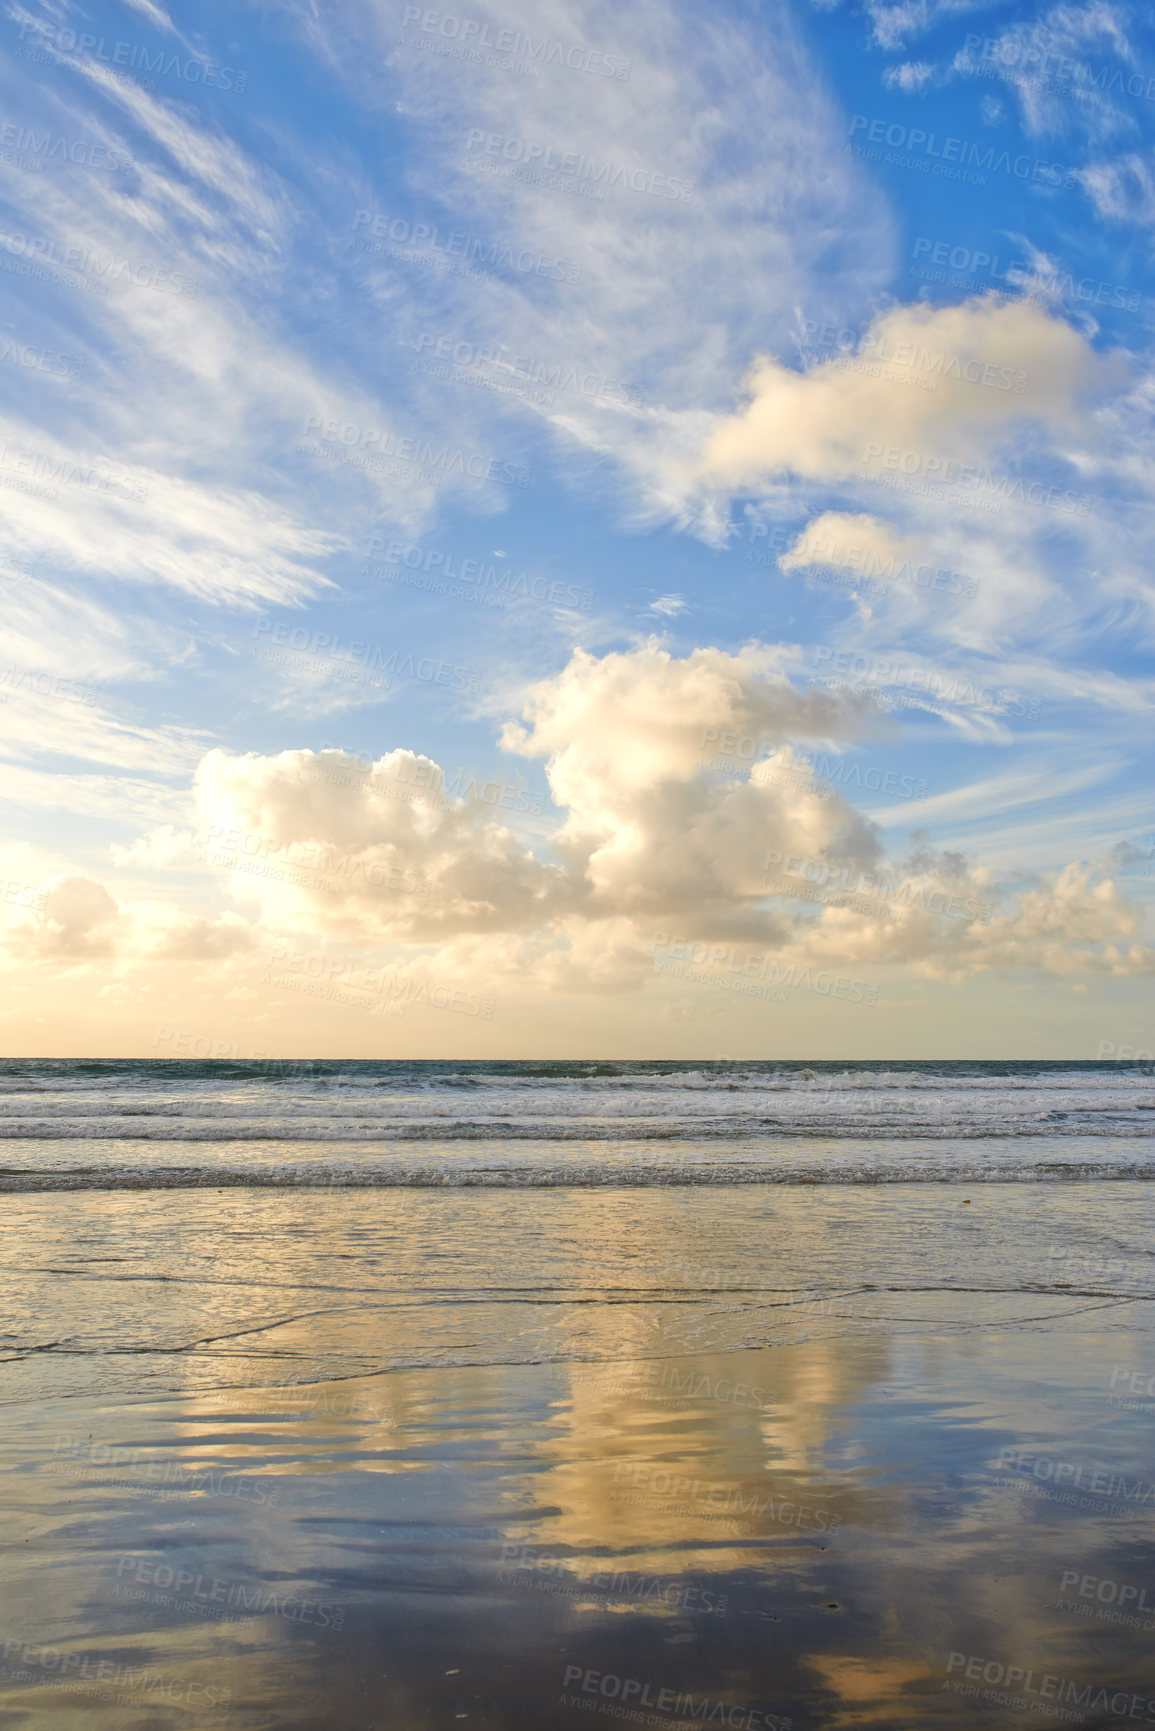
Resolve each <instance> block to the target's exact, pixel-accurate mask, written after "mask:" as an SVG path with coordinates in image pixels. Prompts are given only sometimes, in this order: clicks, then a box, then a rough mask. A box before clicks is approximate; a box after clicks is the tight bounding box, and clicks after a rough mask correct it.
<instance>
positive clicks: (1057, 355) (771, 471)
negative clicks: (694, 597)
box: [701, 294, 1097, 487]
mask: <svg viewBox="0 0 1155 1731" xmlns="http://www.w3.org/2000/svg"><path fill="white" fill-rule="evenodd" d="M1096 366H1097V363H1096V360H1095V357H1094V354H1093V352H1092V350H1091V348H1090V345H1089V344H1088V343H1087V341H1086V339H1085V338H1084V337H1083V336H1082V335H1081V334H1080V333H1079V332H1078V331H1076V330H1073V329H1072V328H1071V326H1070V325H1068V324H1065V323H1064V322H1063V321H1062V320H1061V319H1057V318H1053V317H1052V316H1051V315H1050V314H1049V313H1048V312H1047V311H1045V310H1044V309H1043V308H1042V307H1040V306H1038V305H1036V304H1035V303H1034V302H1032V301H1027V300H1015V301H1010V300H1003V299H1000V298H999V296H997V295H994V294H991V295H982V296H975V297H974V298H972V299H970V300H967V301H964V302H962V303H960V304H959V305H957V306H949V307H932V306H929V305H923V304H920V305H917V306H903V307H895V308H894V309H893V310H891V311H889V312H885V313H880V314H878V315H877V317H876V318H875V319H874V320H873V322H872V324H871V326H870V330H869V332H868V334H867V336H866V338H865V339H864V341H863V342H862V344H861V345H860V352H859V354H858V355H856V356H841V355H840V356H836V357H833V358H831V359H830V360H828V361H824V362H822V363H820V364H819V365H818V366H816V367H812V368H811V369H810V370H809V371H808V372H796V371H794V370H793V369H792V368H790V367H787V366H784V365H783V364H782V362H781V361H778V360H775V359H773V358H766V359H763V360H761V361H760V362H759V363H758V364H757V366H756V367H755V369H754V371H753V374H752V375H751V378H750V381H749V392H750V399H751V400H750V401H749V403H748V404H747V405H746V407H745V408H744V409H742V410H741V411H739V412H738V413H737V414H734V415H729V416H725V417H723V418H722V419H721V420H719V421H718V422H717V423H716V425H715V426H714V428H713V430H712V432H711V433H710V435H709V438H708V439H707V441H706V445H705V449H704V452H703V456H702V463H701V474H702V477H703V479H704V480H705V481H707V482H709V483H712V484H714V485H725V486H735V487H739V486H748V485H752V484H755V483H757V482H760V481H764V480H769V479H771V478H773V477H775V476H780V475H784V474H794V475H799V476H803V477H805V478H808V479H812V480H817V481H837V480H844V479H846V478H848V477H850V476H852V475H860V474H871V473H877V472H879V470H880V468H881V466H882V464H883V462H884V461H885V458H884V452H885V451H886V450H887V449H898V450H899V451H901V452H904V453H905V452H915V453H917V455H918V457H919V459H920V461H921V462H923V463H924V464H925V463H926V462H927V461H928V460H938V461H940V462H942V461H945V460H946V459H949V458H954V459H956V460H958V461H966V460H968V459H970V458H974V457H979V456H984V455H987V454H989V453H990V451H991V450H992V449H994V448H995V447H997V445H998V444H999V443H1000V442H1001V441H1002V440H1003V439H1005V438H1006V437H1007V436H1008V435H1009V434H1010V432H1011V431H1012V429H1013V428H1015V427H1016V426H1017V425H1019V424H1021V423H1022V422H1024V421H1025V420H1028V419H1029V420H1033V421H1036V422H1041V423H1045V424H1046V425H1047V427H1048V428H1050V429H1052V430H1056V429H1059V428H1065V429H1068V430H1072V431H1073V430H1074V429H1075V428H1076V427H1077V426H1078V425H1079V424H1080V397H1081V395H1082V393H1083V392H1084V391H1085V390H1087V389H1088V388H1089V387H1090V385H1091V384H1092V382H1093V380H1094V378H1095V376H1096Z"/></svg>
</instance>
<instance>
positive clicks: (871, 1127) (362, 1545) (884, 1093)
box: [0, 1060, 1155, 1731]
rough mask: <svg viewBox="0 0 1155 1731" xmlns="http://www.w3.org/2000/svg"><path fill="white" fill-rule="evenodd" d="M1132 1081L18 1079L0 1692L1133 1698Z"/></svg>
mask: <svg viewBox="0 0 1155 1731" xmlns="http://www.w3.org/2000/svg"><path fill="white" fill-rule="evenodd" d="M1153 1102H1155V1078H1153V1077H1152V1075H1151V1074H1150V1069H1149V1067H1148V1068H1147V1069H1144V1068H1143V1067H1142V1066H1121V1065H1115V1064H1111V1063H1094V1062H1069V1063H1060V1062H1021V1063H972V1062H956V1063H928V1062H921V1061H920V1062H918V1063H894V1062H889V1063H873V1064H872V1063H863V1062H859V1061H856V1062H854V1063H846V1064H836V1063H815V1064H810V1065H804V1064H791V1063H776V1062H765V1063H747V1062H716V1063H711V1064H706V1063H702V1064H689V1063H675V1062H669V1063H657V1062H646V1063H634V1062H589V1063H579V1062H573V1063H556V1062H540V1063H514V1062H504V1063H477V1062H473V1061H470V1062H463V1063H448V1062H444V1063H432V1062H430V1063H392V1062H388V1061H379V1062H347V1063H339V1062H317V1063H307V1064H306V1063H301V1064H298V1063H293V1062H274V1061H268V1062H253V1063H236V1062H230V1061H224V1062H216V1063H214V1062H208V1061H205V1062H198V1061H191V1062H188V1063H181V1062H149V1061H140V1062H137V1061H127V1060H126V1061H101V1062H88V1063H85V1062H71V1061H68V1062H66V1061H45V1062H32V1061H9V1062H6V1063H5V1064H3V1065H2V1066H0V1122H2V1124H3V1131H2V1134H3V1140H4V1142H5V1150H4V1153H3V1155H2V1156H0V1189H2V1190H3V1191H4V1195H3V1197H2V1198H0V1207H2V1208H3V1214H4V1222H5V1227H6V1230H5V1232H4V1234H3V1236H2V1238H0V1412H2V1414H3V1426H2V1429H0V1508H2V1510H3V1516H4V1520H3V1528H2V1531H3V1533H4V1540H3V1556H4V1561H3V1564H2V1565H0V1566H2V1569H3V1578H4V1582H5V1588H6V1591H5V1597H4V1605H5V1609H4V1615H3V1624H2V1626H0V1723H3V1724H5V1725H8V1724H10V1725H13V1726H20V1725H24V1724H29V1725H32V1724H34V1725H35V1726H36V1727H37V1731H41V1727H43V1728H45V1731H64V1728H74V1727H76V1726H77V1725H80V1724H82V1725H83V1726H84V1728H85V1731H90V1728H93V1727H95V1728H96V1731H114V1728H115V1731H122V1728H123V1727H128V1728H129V1731H138V1728H139V1731H157V1728H158V1727H159V1728H162V1731H168V1728H169V1727H170V1726H171V1727H172V1728H173V1731H177V1728H178V1727H180V1728H181V1731H187V1728H189V1727H193V1728H195V1731H200V1728H201V1727H202V1726H203V1727H209V1726H222V1725H226V1726H233V1725H236V1726H239V1727H242V1728H243V1731H273V1728H275V1727H282V1726H288V1727H292V1728H293V1731H330V1728H340V1731H386V1728H388V1731H394V1728H403V1731H410V1728H416V1731H442V1728H444V1727H447V1726H451V1725H454V1724H456V1723H457V1722H459V1721H472V1722H473V1723H474V1724H477V1725H481V1726H486V1727H492V1728H495V1731H520V1728H521V1727H523V1726H525V1725H534V1726H537V1727H541V1728H543V1731H546V1728H548V1731H565V1728H566V1727H574V1726H581V1725H583V1724H588V1722H589V1715H590V1714H591V1713H594V1714H596V1715H597V1716H598V1717H607V1718H616V1719H619V1720H621V1721H623V1722H624V1723H630V1724H638V1723H642V1724H649V1725H654V1726H660V1727H689V1726H700V1725H702V1724H718V1725H724V1726H732V1727H739V1728H740V1731H804V1728H806V1727H816V1728H817V1727H825V1726H833V1727H839V1728H841V1727H847V1728H848V1731H849V1728H851V1727H854V1726H859V1725H863V1724H879V1725H885V1726H886V1727H888V1728H890V1727H898V1728H900V1731H921V1728H924V1727H927V1726H936V1727H937V1726H940V1725H942V1726H953V1727H970V1726H974V1725H981V1726H987V1725H989V1726H992V1727H994V1726H1000V1727H1001V1726H1003V1725H1006V1724H1016V1723H1025V1722H1030V1721H1031V1719H1032V1718H1035V1719H1037V1718H1038V1717H1040V1716H1042V1717H1044V1718H1049V1719H1058V1720H1060V1721H1062V1722H1067V1723H1078V1724H1083V1725H1087V1726H1091V1727H1099V1726H1106V1725H1109V1724H1115V1723H1119V1722H1121V1719H1122V1718H1123V1717H1130V1718H1132V1719H1136V1718H1137V1719H1139V1720H1140V1721H1141V1722H1148V1723H1155V1686H1153V1685H1152V1683H1151V1669H1150V1635H1151V1633H1152V1632H1155V1443H1153V1440H1152V1439H1153V1421H1155V1338H1153V1335H1152V1327H1151V1313H1152V1305H1153V1304H1155V1266H1153V1259H1155V1187H1153V1186H1152V1185H1151V1184H1150V1183H1149V1182H1148V1180H1149V1179H1150V1177H1151V1176H1152V1174H1153V1173H1155V1162H1153V1160H1152V1150H1151V1143H1150V1136H1149V1129H1148V1127H1149V1125H1150V1122H1151V1120H1150V1116H1149V1114H1150V1111H1151V1107H1152V1103H1153ZM1124 1709H1125V1711H1124ZM1012 1714H1013V1715H1014V1717H1013V1718H1012V1717H1011V1715H1012ZM1020 1715H1021V1716H1022V1717H1020Z"/></svg>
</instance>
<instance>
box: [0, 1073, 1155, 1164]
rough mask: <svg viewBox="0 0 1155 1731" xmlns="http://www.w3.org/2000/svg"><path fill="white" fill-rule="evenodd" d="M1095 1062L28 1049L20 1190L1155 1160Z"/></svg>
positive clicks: (1145, 1132)
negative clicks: (705, 1060)
mask: <svg viewBox="0 0 1155 1731" xmlns="http://www.w3.org/2000/svg"><path fill="white" fill-rule="evenodd" d="M1152 1112H1155V1071H1153V1069H1152V1066H1150V1065H1143V1064H1119V1063H1114V1062H1094V1061H1091V1060H1086V1061H1072V1062H1065V1061H1054V1060H1048V1061H1038V1062H995V1061H991V1062H971V1061H967V1062H945V1063H940V1062H936V1063H927V1062H921V1061H920V1062H917V1063H914V1062H912V1063H895V1062H885V1063H881V1062H880V1063H875V1064H870V1063H862V1062H855V1063H852V1064H842V1063H814V1064H802V1063H778V1062H769V1061H768V1062H762V1063H746V1062H716V1063H712V1064H701V1063H699V1064H689V1063H675V1062H654V1061H648V1062H645V1061H644V1062H629V1061H619V1062H588V1063H584V1062H571V1063H560V1062H556V1061H541V1062H514V1061H498V1062H488V1063H480V1062H476V1061H469V1062H461V1063H450V1062H440V1061H438V1062H434V1061H429V1062H421V1063H413V1062H403V1061H390V1060H352V1061H346V1062H338V1061H333V1062H328V1061H305V1062H294V1061H291V1060H256V1061H252V1062H240V1061H216V1062H214V1061H200V1060H191V1061H179V1060H163V1061H149V1060H101V1061H92V1062H80V1061H76V1060H71V1059H59V1060H30V1059H9V1060H6V1061H4V1062H3V1063H0V1140H2V1141H3V1142H4V1143H6V1144H7V1146H6V1150H5V1152H4V1155H3V1156H2V1157H0V1158H2V1162H3V1165H2V1171H0V1188H3V1189H7V1190H50V1189H55V1188H60V1189H65V1188H71V1189H85V1188H107V1189H119V1188H131V1187H133V1186H137V1187H145V1188H149V1189H154V1188H160V1187H176V1186H190V1187H193V1188H195V1187H197V1186H199V1185H211V1186H220V1185H223V1184H241V1185H244V1186H246V1187H256V1186H258V1185H275V1186H283V1185H287V1184H298V1185H310V1186H311V1185H334V1186H340V1185H369V1186H380V1187H385V1186H390V1185H398V1186H403V1187H416V1186H421V1185H427V1184H428V1185H469V1186H479V1185H480V1186H486V1185H511V1186H525V1187H538V1186H540V1187H546V1186H550V1185H564V1186H567V1187H572V1186H582V1187H586V1186H594V1185H608V1186H611V1187H615V1188H617V1187H620V1186H622V1185H630V1186H643V1185H679V1184H683V1185H684V1184H697V1185H709V1186H718V1187H724V1186H727V1185H732V1184H796V1183H800V1182H807V1183H819V1184H834V1183H838V1184H879V1183H960V1182H961V1183H972V1184H973V1183H978V1182H983V1181H1000V1182H1007V1181H1012V1180H1016V1181H1026V1182H1034V1181H1039V1182H1042V1181H1045V1180H1053V1179H1067V1180H1075V1179H1079V1180H1089V1179H1095V1178H1124V1177H1127V1178H1135V1179H1142V1178H1145V1177H1147V1176H1148V1175H1150V1174H1151V1173H1152V1172H1155V1166H1153V1164H1152V1154H1151V1149H1150V1142H1149V1137H1150V1132H1151V1128H1152V1124H1153V1123H1155V1119H1152V1117H1151V1114H1152Z"/></svg>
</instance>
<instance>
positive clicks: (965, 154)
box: [846, 114, 1079, 190]
mask: <svg viewBox="0 0 1155 1731" xmlns="http://www.w3.org/2000/svg"><path fill="white" fill-rule="evenodd" d="M863 132H864V133H865V135H866V137H865V140H864V141H862V142H861V143H860V142H858V138H857V135H858V134H859V133H863ZM850 137H851V141H852V142H851V143H850V144H848V145H847V146H846V148H847V150H851V151H853V153H854V154H855V155H870V156H872V157H875V158H877V159H878V160H881V161H886V160H888V158H885V157H882V156H881V153H880V152H868V151H867V150H866V148H865V146H866V144H867V143H869V144H872V145H880V146H881V145H885V146H886V148H887V149H888V150H889V151H895V150H901V151H906V152H907V153H908V157H907V159H906V160H901V159H896V160H897V165H898V166H899V167H910V168H919V169H921V170H922V172H923V173H927V174H929V173H930V172H931V171H932V170H933V171H934V172H935V173H936V174H940V175H945V176H946V177H948V178H950V179H952V180H962V179H966V180H970V181H974V182H975V183H976V184H978V185H980V186H985V185H986V180H985V178H984V176H985V174H986V173H991V174H1010V175H1013V176H1014V178H1015V179H1016V180H1033V181H1035V182H1036V183H1037V184H1039V185H1042V186H1056V187H1063V188H1064V189H1068V190H1069V189H1070V188H1071V187H1074V186H1078V184H1079V177H1078V174H1077V173H1076V171H1075V170H1074V169H1073V168H1068V167H1067V166H1066V165H1065V164H1064V163H1061V162H1044V161H1042V160H1041V159H1040V158H1039V157H1037V156H1025V155H1019V156H1014V157H1012V156H1011V154H1010V152H1009V151H1006V150H1000V151H999V152H998V154H997V155H996V153H995V147H994V145H993V144H992V145H988V146H987V148H986V149H985V150H983V148H982V147H981V146H980V145H978V144H974V143H969V142H968V141H967V140H966V139H965V138H951V137H944V138H941V139H940V138H939V136H938V134H937V133H934V132H927V131H926V130H925V129H924V128H922V127H920V126H900V125H899V124H898V123H897V122H892V123H889V124H888V123H887V122H886V121H885V120H872V119H871V118H870V116H869V115H866V114H856V115H854V117H853V119H852V120H851V122H850ZM936 145H937V148H936ZM920 157H921V158H922V159H924V160H923V161H920V160H919V158H920ZM924 162H925V166H924ZM936 163H937V165H938V166H937V167H936V166H935V165H936ZM968 169H970V170H981V171H982V173H981V174H970V173H967V170H968Z"/></svg>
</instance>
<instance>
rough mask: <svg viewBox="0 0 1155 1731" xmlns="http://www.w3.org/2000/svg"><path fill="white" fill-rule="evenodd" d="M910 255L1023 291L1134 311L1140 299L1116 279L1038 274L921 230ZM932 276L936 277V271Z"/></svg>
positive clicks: (1137, 307)
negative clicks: (1115, 280) (1111, 280)
mask: <svg viewBox="0 0 1155 1731" xmlns="http://www.w3.org/2000/svg"><path fill="white" fill-rule="evenodd" d="M911 256H912V257H913V258H919V259H924V260H925V261H926V263H927V264H929V265H935V266H937V267H938V269H939V271H951V272H953V273H954V274H955V275H958V276H963V277H968V278H969V277H982V278H986V279H988V280H989V281H991V282H1002V283H1007V284H1009V285H1010V287H1011V288H1012V289H1015V290H1018V291H1019V292H1021V293H1023V294H1030V293H1032V292H1033V293H1035V294H1039V295H1047V296H1050V295H1058V296H1060V297H1061V298H1062V299H1064V300H1068V301H1082V302H1083V304H1084V305H1086V306H1099V307H1105V306H1110V307H1115V308H1116V309H1118V310H1120V311H1122V312H1129V313H1134V312H1138V310H1139V307H1140V305H1141V304H1142V299H1143V297H1142V296H1141V295H1140V293H1139V291H1138V290H1137V289H1130V288H1124V287H1123V286H1121V285H1120V284H1119V283H1113V282H1099V281H1097V280H1096V278H1095V277H1091V276H1085V277H1080V278H1079V279H1078V280H1077V281H1076V279H1075V277H1074V276H1073V275H1072V274H1071V272H1070V271H1058V272H1054V273H1049V274H1048V275H1046V276H1040V274H1039V272H1038V271H1037V269H1034V268H1032V267H1031V266H1030V265H1028V264H1025V263H1015V262H1012V261H1006V262H1004V260H1003V259H1002V258H1001V257H1000V255H999V254H998V253H997V252H994V253H991V252H983V251H981V250H979V249H977V248H976V249H973V250H972V248H970V247H967V246H956V245H954V244H953V243H952V242H951V241H949V240H933V239H932V238H931V237H930V236H929V235H925V234H920V235H918V236H917V237H916V239H915V243H914V248H913V251H912V254H911ZM934 280H937V273H936V275H935V277H934ZM944 280H949V279H947V278H944Z"/></svg>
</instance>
